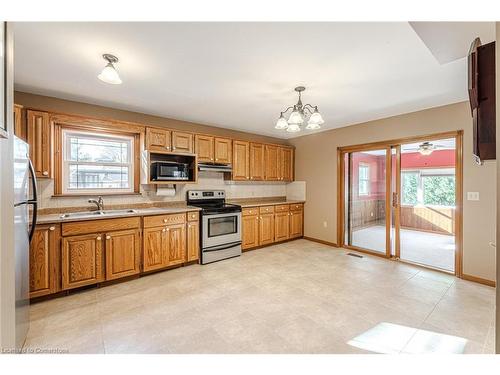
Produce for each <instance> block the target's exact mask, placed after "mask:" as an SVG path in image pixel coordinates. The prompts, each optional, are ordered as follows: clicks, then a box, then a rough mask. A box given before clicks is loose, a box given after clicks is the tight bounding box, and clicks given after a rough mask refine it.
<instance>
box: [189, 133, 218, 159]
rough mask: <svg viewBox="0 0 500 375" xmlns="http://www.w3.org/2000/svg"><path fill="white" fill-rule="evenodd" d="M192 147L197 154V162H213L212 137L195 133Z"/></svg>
mask: <svg viewBox="0 0 500 375" xmlns="http://www.w3.org/2000/svg"><path fill="white" fill-rule="evenodd" d="M194 139H195V141H194V149H195V152H196V154H197V155H198V162H205V163H213V162H214V137H211V136H208V135H201V134H196V135H195V137H194Z"/></svg>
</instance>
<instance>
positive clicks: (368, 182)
mask: <svg viewBox="0 0 500 375" xmlns="http://www.w3.org/2000/svg"><path fill="white" fill-rule="evenodd" d="M361 168H364V169H366V178H363V179H362V178H361ZM361 181H363V182H366V192H365V191H363V192H361ZM370 190H371V189H370V164H367V163H363V162H359V165H358V196H360V197H367V196H369V195H370Z"/></svg>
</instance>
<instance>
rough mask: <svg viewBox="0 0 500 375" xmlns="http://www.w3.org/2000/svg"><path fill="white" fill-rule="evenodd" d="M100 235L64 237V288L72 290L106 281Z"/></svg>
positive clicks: (62, 256) (62, 257)
mask: <svg viewBox="0 0 500 375" xmlns="http://www.w3.org/2000/svg"><path fill="white" fill-rule="evenodd" d="M102 245H103V240H102V237H101V235H100V234H87V235H83V236H69V237H63V246H62V253H61V264H62V288H63V289H72V288H78V287H80V286H84V285H91V284H96V283H98V282H101V281H103V280H104V270H103V268H104V267H103V266H104V265H103V253H102Z"/></svg>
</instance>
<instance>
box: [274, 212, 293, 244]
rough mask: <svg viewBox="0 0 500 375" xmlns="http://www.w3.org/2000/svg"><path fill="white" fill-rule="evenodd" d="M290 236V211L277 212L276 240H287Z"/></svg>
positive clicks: (275, 224)
mask: <svg viewBox="0 0 500 375" xmlns="http://www.w3.org/2000/svg"><path fill="white" fill-rule="evenodd" d="M289 238H290V212H288V211H283V212H276V214H275V215H274V240H275V242H278V241H285V240H288V239H289Z"/></svg>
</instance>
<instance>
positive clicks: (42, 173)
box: [26, 110, 52, 178]
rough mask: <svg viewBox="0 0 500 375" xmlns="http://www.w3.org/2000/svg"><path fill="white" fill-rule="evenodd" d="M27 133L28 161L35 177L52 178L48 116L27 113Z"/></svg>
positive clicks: (50, 133)
mask: <svg viewBox="0 0 500 375" xmlns="http://www.w3.org/2000/svg"><path fill="white" fill-rule="evenodd" d="M26 116H27V132H28V143H29V146H30V159H31V162H32V163H33V167H34V168H35V174H36V177H39V178H51V177H52V127H51V125H50V121H49V114H48V113H47V112H40V111H31V110H29V111H27V113H26Z"/></svg>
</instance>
